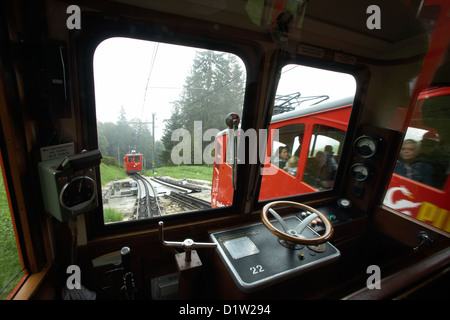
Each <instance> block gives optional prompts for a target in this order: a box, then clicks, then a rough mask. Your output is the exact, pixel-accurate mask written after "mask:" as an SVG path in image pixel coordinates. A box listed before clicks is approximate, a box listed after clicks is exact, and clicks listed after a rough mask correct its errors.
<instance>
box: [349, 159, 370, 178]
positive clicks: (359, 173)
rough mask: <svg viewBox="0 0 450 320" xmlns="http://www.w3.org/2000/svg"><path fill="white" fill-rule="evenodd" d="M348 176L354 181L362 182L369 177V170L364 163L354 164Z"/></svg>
mask: <svg viewBox="0 0 450 320" xmlns="http://www.w3.org/2000/svg"><path fill="white" fill-rule="evenodd" d="M350 174H351V175H352V177H353V179H355V180H356V181H364V180H366V179H367V178H368V177H369V175H370V169H369V168H368V167H367V166H366V165H365V164H364V163H355V164H354V165H353V166H352V167H351V168H350Z"/></svg>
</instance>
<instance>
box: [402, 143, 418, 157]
mask: <svg viewBox="0 0 450 320" xmlns="http://www.w3.org/2000/svg"><path fill="white" fill-rule="evenodd" d="M418 153H419V146H418V144H417V142H416V141H415V140H412V139H406V140H405V141H403V145H402V149H401V150H400V157H401V158H402V159H403V160H404V161H406V162H408V161H412V160H414V159H415V158H416V157H417V154H418Z"/></svg>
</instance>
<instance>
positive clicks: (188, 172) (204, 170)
mask: <svg viewBox="0 0 450 320" xmlns="http://www.w3.org/2000/svg"><path fill="white" fill-rule="evenodd" d="M212 173H213V166H206V165H205V166H192V165H191V166H189V165H186V166H174V167H161V168H156V169H155V175H154V176H155V177H157V176H159V175H162V176H170V177H172V178H175V179H199V180H206V181H209V182H212ZM142 174H143V175H144V176H152V175H153V174H152V170H145V171H143V172H142Z"/></svg>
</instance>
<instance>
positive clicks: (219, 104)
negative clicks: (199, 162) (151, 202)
mask: <svg viewBox="0 0 450 320" xmlns="http://www.w3.org/2000/svg"><path fill="white" fill-rule="evenodd" d="M244 89H245V77H244V71H243V70H242V69H241V68H240V65H239V63H238V61H237V58H236V56H234V55H231V54H228V53H224V52H215V51H211V50H202V51H198V52H197V54H196V57H195V59H194V61H193V65H192V69H191V73H190V74H189V75H188V76H187V77H186V80H185V84H184V89H183V92H182V94H181V97H180V99H179V100H178V101H176V102H175V103H174V109H173V112H172V116H171V118H170V119H169V120H168V121H166V125H165V129H164V136H163V139H162V142H163V144H164V147H165V151H164V153H163V154H162V155H161V160H163V161H165V163H170V153H171V150H172V149H173V147H174V146H175V145H176V144H177V142H176V141H175V142H174V141H171V137H172V133H173V132H174V130H176V129H186V130H188V131H189V133H190V135H191V137H193V136H194V123H201V125H202V130H203V132H204V131H206V130H208V129H219V130H220V129H223V128H225V117H226V115H227V114H228V113H230V112H237V113H241V112H242V106H243V100H244ZM199 121H200V122H199ZM191 142H192V144H191V147H192V148H193V143H194V141H193V139H191ZM210 143H211V141H204V142H203V144H202V150H203V149H204V148H205V147H206V145H208V144H210ZM191 157H193V153H192V152H191ZM191 160H192V161H191V163H193V159H191Z"/></svg>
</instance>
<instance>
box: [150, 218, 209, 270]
mask: <svg viewBox="0 0 450 320" xmlns="http://www.w3.org/2000/svg"><path fill="white" fill-rule="evenodd" d="M158 236H159V242H161V243H162V245H163V246H166V247H176V248H183V249H184V250H185V251H186V259H185V261H186V262H189V261H191V251H192V250H193V249H197V248H215V247H217V244H215V243H210V242H194V240H192V239H185V240H184V241H183V242H179V241H165V240H164V222H163V221H160V222H159V223H158Z"/></svg>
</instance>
